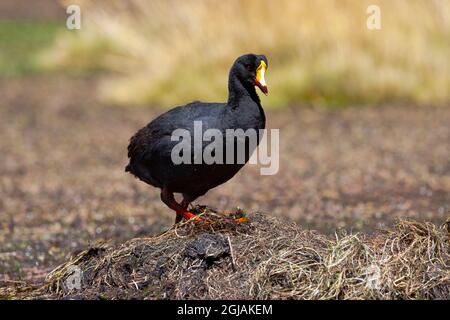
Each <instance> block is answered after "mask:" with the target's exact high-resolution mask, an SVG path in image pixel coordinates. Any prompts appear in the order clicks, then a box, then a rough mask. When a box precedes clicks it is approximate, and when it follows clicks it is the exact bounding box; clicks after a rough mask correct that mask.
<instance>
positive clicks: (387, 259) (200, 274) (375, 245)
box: [25, 207, 450, 299]
mask: <svg viewBox="0 0 450 320" xmlns="http://www.w3.org/2000/svg"><path fill="white" fill-rule="evenodd" d="M195 210H196V211H197V212H200V213H201V216H202V219H203V222H202V223H198V222H194V221H188V222H184V223H182V224H179V225H177V226H175V227H173V228H171V229H170V230H168V231H167V232H165V233H163V234H161V235H159V236H155V237H150V238H139V239H132V240H130V241H128V242H126V243H124V244H122V245H118V246H110V245H107V244H101V245H98V246H95V247H92V248H89V249H87V250H85V251H83V252H81V253H79V254H78V255H76V256H74V257H72V258H71V259H70V261H68V262H67V263H65V264H63V265H61V266H59V267H58V268H56V269H55V270H54V271H52V272H51V273H50V274H49V275H48V277H47V281H46V283H45V285H43V286H41V287H39V288H34V289H33V290H30V291H29V292H27V294H26V296H25V297H27V298H51V299H60V298H77V299H132V298H138V299H448V297H449V296H450V268H449V267H450V245H449V238H448V236H449V234H448V233H447V232H445V231H444V230H443V228H438V227H437V226H435V225H433V224H431V223H419V222H414V221H400V222H398V224H397V225H396V226H395V227H394V228H393V229H391V230H385V231H380V232H378V233H376V234H374V235H371V236H367V235H362V234H345V233H343V234H341V235H336V236H335V237H327V236H324V235H320V234H318V233H316V232H314V231H307V230H301V229H300V228H299V227H298V226H297V225H295V224H293V223H287V222H284V221H281V220H279V219H276V218H273V217H269V216H266V215H263V214H260V213H252V214H249V215H248V216H246V215H244V214H243V212H242V211H238V212H235V213H233V214H232V218H234V219H235V218H241V220H240V221H241V223H236V222H235V220H233V219H230V218H229V217H230V216H229V215H227V216H225V215H222V214H219V213H217V212H216V211H214V210H212V209H210V208H207V207H196V208H195ZM205 221H207V223H204V222H205ZM74 268H78V269H76V270H79V272H81V277H79V281H80V283H78V287H77V288H74V286H73V284H74V278H73V277H74V276H75V274H74ZM71 284H72V285H71Z"/></svg>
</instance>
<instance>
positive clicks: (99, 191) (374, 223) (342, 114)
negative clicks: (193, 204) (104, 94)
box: [0, 76, 450, 287]
mask: <svg viewBox="0 0 450 320" xmlns="http://www.w3.org/2000/svg"><path fill="white" fill-rule="evenodd" d="M95 90H96V81H95V80H93V79H88V78H86V79H67V78H65V77H62V76H61V77H60V76H56V77H55V76H52V77H45V76H37V77H29V78H25V79H2V80H0V97H2V99H1V100H0V137H1V139H0V154H1V159H2V162H1V163H2V165H1V166H0V287H1V286H10V285H14V284H21V283H38V282H41V281H42V280H43V278H44V277H45V275H46V273H47V272H48V271H50V270H51V269H52V268H54V267H56V266H57V265H58V264H59V263H61V262H63V261H64V260H65V259H66V258H67V257H68V256H69V255H71V254H73V253H76V252H77V251H80V250H83V249H84V248H86V246H88V245H89V244H92V243H94V242H96V241H99V240H104V239H105V240H110V241H112V242H115V243H118V242H121V241H124V240H126V239H130V238H133V237H139V236H144V235H153V234H157V233H160V232H162V231H164V230H165V229H167V228H168V227H169V226H170V225H171V224H172V223H173V220H174V216H173V213H172V212H171V211H170V210H169V209H168V208H166V207H165V206H164V205H163V204H162V203H161V201H160V200H159V192H158V190H157V189H153V188H151V187H149V186H146V185H145V184H143V183H142V182H140V181H138V180H136V179H134V178H133V177H132V176H131V175H129V174H126V173H125V172H124V170H123V169H124V166H125V164H126V163H127V159H126V147H127V143H128V139H129V137H130V136H131V135H132V134H133V133H134V132H135V131H136V130H137V129H139V128H140V127H142V126H143V125H145V124H146V123H147V122H148V121H150V120H151V119H152V118H153V117H154V116H156V115H157V114H158V113H160V112H161V111H160V110H157V109H154V108H153V109H150V108H121V107H113V106H108V105H104V104H100V103H98V102H96V101H95V99H94V98H93V97H94V93H95ZM267 118H268V126H269V127H270V128H279V129H280V143H281V145H280V170H279V173H278V174H277V175H274V176H261V175H260V174H259V168H258V167H256V166H247V167H245V168H244V169H243V170H242V171H241V172H240V173H239V174H238V175H237V176H236V177H235V178H234V179H232V180H231V181H229V182H228V183H226V184H225V185H223V186H220V187H218V188H216V189H214V190H211V191H210V192H209V193H208V194H207V195H206V196H205V197H202V198H200V199H199V200H198V201H197V203H202V204H208V205H210V206H213V207H216V208H218V209H220V210H231V209H233V208H236V207H242V208H244V209H245V210H247V211H259V212H264V213H267V214H269V215H273V216H278V217H281V218H285V219H286V220H291V221H295V222H297V223H298V224H299V225H300V226H301V227H302V228H305V229H309V228H311V229H317V230H319V231H321V232H323V233H326V234H332V233H334V232H335V231H336V230H337V229H340V228H345V229H346V230H349V231H360V230H361V231H364V232H369V233H370V232H373V231H374V230H376V229H377V228H380V227H384V226H391V225H392V224H393V223H394V222H395V221H396V219H398V218H414V219H417V220H419V221H425V220H426V221H432V222H435V223H438V224H441V223H443V222H444V221H445V219H446V218H447V217H448V216H449V215H450V213H449V210H450V126H449V124H450V108H448V107H433V106H425V107H413V106H407V105H405V106H399V105H395V106H381V107H377V108H347V109H344V110H340V111H324V110H314V109H308V108H287V109H283V110H282V111H270V112H267Z"/></svg>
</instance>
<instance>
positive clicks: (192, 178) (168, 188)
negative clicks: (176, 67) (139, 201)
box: [125, 54, 268, 223]
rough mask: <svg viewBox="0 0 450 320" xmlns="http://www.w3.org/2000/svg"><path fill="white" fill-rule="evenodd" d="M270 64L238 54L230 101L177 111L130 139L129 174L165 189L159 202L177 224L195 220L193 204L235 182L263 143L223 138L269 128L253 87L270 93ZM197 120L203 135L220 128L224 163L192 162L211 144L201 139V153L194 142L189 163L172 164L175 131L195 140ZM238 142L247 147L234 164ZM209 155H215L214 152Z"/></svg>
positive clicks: (197, 104) (192, 105) (261, 58)
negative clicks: (234, 131) (229, 131)
mask: <svg viewBox="0 0 450 320" xmlns="http://www.w3.org/2000/svg"><path fill="white" fill-rule="evenodd" d="M267 66H268V62H267V58H266V57H265V56H264V55H255V54H246V55H243V56H240V57H239V58H237V59H236V61H235V62H234V64H233V66H232V67H231V70H230V73H229V78H228V102H227V103H205V102H198V101H195V102H192V103H189V104H187V105H185V106H179V107H176V108H173V109H171V110H169V111H168V112H166V113H163V114H162V115H160V116H159V117H157V118H156V119H154V120H153V121H151V122H150V123H149V124H147V125H146V126H145V127H144V128H142V129H140V130H139V131H138V132H137V133H136V134H135V135H134V136H133V137H132V138H131V139H130V144H129V146H128V158H129V159H130V161H129V164H128V165H127V166H126V168H125V171H127V172H130V173H132V174H133V175H134V176H136V177H137V178H139V179H140V180H142V181H144V182H146V183H148V184H150V185H152V186H154V187H157V188H160V189H161V200H162V201H163V202H164V203H165V204H166V205H167V206H168V207H169V208H171V209H172V210H175V212H176V220H175V223H178V222H180V221H181V219H182V218H183V217H184V218H185V219H191V218H192V217H194V215H193V214H192V213H191V212H189V211H188V207H189V204H190V203H191V202H192V201H194V200H195V199H197V198H198V197H200V196H202V195H204V194H205V193H206V192H208V190H210V189H212V188H214V187H217V186H218V185H220V184H222V183H224V182H226V181H228V180H229V179H231V178H232V177H233V176H234V175H235V174H236V173H237V172H238V171H239V170H240V169H241V168H242V167H243V166H244V165H245V163H246V162H247V161H248V160H249V157H250V155H251V153H252V152H253V151H254V149H255V148H256V145H257V144H259V140H260V136H259V134H258V136H257V142H256V145H254V144H251V143H250V142H249V138H248V137H245V136H240V137H239V136H238V137H237V138H236V139H233V140H232V141H231V142H230V141H229V140H225V137H226V130H227V129H242V130H243V131H246V130H248V129H254V130H255V131H257V132H259V130H260V129H264V128H265V124H266V118H265V115H264V110H263V108H262V106H261V101H260V99H259V97H258V94H257V93H256V88H255V86H257V87H259V88H260V90H261V91H262V92H263V93H264V94H267V93H268V90H267V86H266V82H265V79H264V74H265V72H266V69H267ZM194 121H201V124H202V129H203V131H202V132H205V130H207V129H216V131H217V130H218V131H219V132H220V133H222V134H223V137H224V138H223V141H222V142H223V144H222V146H223V156H224V161H223V162H222V163H221V162H220V161H216V163H210V164H207V163H204V162H202V163H198V162H197V163H196V162H195V159H194V158H195V157H196V156H198V155H199V154H200V155H202V153H201V152H203V151H205V147H206V146H207V145H208V144H209V143H211V142H208V141H202V142H201V145H200V146H201V150H200V149H199V148H198V147H197V149H195V146H194V141H193V140H194V139H191V141H190V145H191V147H192V149H191V150H195V151H194V152H192V155H189V156H188V158H190V160H191V161H190V162H191V163H186V162H185V163H181V164H177V163H174V161H173V157H172V151H173V150H174V147H175V146H176V145H177V144H178V143H179V141H178V140H175V141H174V139H173V137H172V136H173V133H174V131H175V130H176V129H184V130H186V131H185V132H188V133H190V134H191V136H195V134H194ZM198 123H199V122H197V124H198ZM242 137H243V139H242ZM216 139H218V138H216ZM211 141H212V140H211ZM188 142H189V141H188ZM239 144H244V145H245V156H244V160H243V161H241V162H240V163H236V162H237V155H236V154H237V150H238V148H239ZM197 146H198V145H197ZM231 149H232V150H231ZM218 150H219V151H220V150H222V149H220V148H218ZM216 151H217V150H216ZM231 151H233V152H234V153H233V154H232V155H234V158H233V160H235V161H233V163H230V162H228V161H226V160H225V159H227V158H225V157H226V155H227V154H228V153H230V152H231ZM196 152H197V153H196ZM198 152H200V153H198ZM183 155H184V151H183V152H180V156H183ZM211 155H212V156H215V155H216V154H215V152H211ZM174 193H181V194H182V195H183V200H182V202H181V203H178V202H176V200H175V198H174Z"/></svg>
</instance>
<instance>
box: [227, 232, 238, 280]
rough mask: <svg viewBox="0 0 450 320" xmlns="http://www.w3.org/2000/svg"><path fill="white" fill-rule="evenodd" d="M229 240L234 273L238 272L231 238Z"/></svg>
mask: <svg viewBox="0 0 450 320" xmlns="http://www.w3.org/2000/svg"><path fill="white" fill-rule="evenodd" d="M227 238H228V246H229V247H230V255H231V266H232V267H233V271H234V272H236V260H235V259H234V253H233V246H232V245H231V239H230V236H228V237H227Z"/></svg>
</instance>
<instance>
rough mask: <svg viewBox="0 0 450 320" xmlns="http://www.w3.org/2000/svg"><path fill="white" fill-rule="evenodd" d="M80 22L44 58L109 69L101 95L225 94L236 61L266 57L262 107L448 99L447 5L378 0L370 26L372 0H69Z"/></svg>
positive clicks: (166, 98) (152, 98)
mask: <svg viewBox="0 0 450 320" xmlns="http://www.w3.org/2000/svg"><path fill="white" fill-rule="evenodd" d="M70 3H80V4H81V8H82V14H83V16H82V17H83V26H82V30H80V31H79V32H72V31H67V32H65V33H63V34H62V35H61V36H60V38H59V40H58V42H57V44H56V46H55V47H54V48H53V49H52V50H50V52H48V51H47V52H46V53H45V54H44V60H45V62H46V64H47V65H50V66H51V67H58V66H59V67H60V68H61V69H63V70H68V69H69V68H71V69H75V70H80V69H81V70H83V69H106V70H109V71H113V72H114V73H113V76H111V77H108V78H107V79H106V80H105V82H104V83H103V86H102V87H101V96H102V97H103V98H107V99H108V100H110V101H111V100H112V101H115V102H119V103H126V104H129V103H139V104H141V103H144V102H145V103H154V104H157V105H164V106H172V105H176V104H180V103H181V102H184V101H189V100H195V99H204V100H224V97H225V95H226V88H227V87H226V79H227V72H228V68H229V66H230V64H231V62H232V61H233V60H234V59H235V58H236V57H237V56H239V55H240V54H242V53H246V52H255V53H265V54H266V55H267V56H268V57H269V62H270V66H269V73H268V81H269V86H270V90H271V94H270V95H269V97H268V98H267V99H265V105H266V106H272V107H284V106H286V105H289V104H298V103H299V102H303V103H308V104H315V105H323V104H326V105H343V104H347V103H361V102H363V103H373V102H383V101H387V100H390V101H392V99H402V100H407V101H414V102H419V103H424V102H432V103H441V102H446V101H448V100H449V98H450V91H449V90H448V88H449V87H450V63H449V59H448V57H449V56H450V42H449V41H448V39H449V38H450V2H448V1H439V0H436V1H428V0H413V1H404V0H396V1H390V0H380V1H377V4H379V5H380V7H381V13H382V29H381V30H380V31H370V30H368V29H367V28H366V19H367V16H368V15H367V13H366V9H367V7H368V5H369V4H372V3H373V1H369V0H364V1H341V0H339V1H338V0H318V1H292V0H281V1H270V0H267V1H261V0H249V1H238V0H232V1H221V0H209V1H181V2H180V1H165V0H156V1H150V2H149V1H145V0H129V1H121V0H120V1H108V2H107V3H106V2H98V1H86V0H78V1H70Z"/></svg>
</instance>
